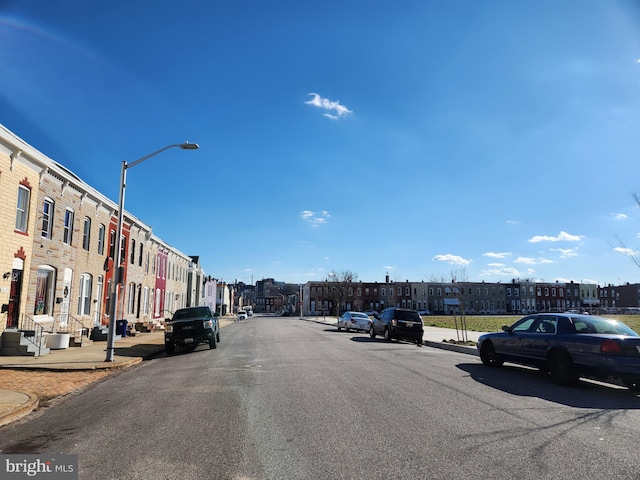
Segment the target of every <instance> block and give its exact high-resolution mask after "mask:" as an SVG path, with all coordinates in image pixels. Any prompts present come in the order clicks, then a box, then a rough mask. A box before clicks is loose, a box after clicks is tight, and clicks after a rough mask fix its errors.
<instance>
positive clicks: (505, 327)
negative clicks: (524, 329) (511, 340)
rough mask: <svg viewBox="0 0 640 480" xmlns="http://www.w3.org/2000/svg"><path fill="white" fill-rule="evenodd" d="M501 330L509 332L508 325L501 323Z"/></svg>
mask: <svg viewBox="0 0 640 480" xmlns="http://www.w3.org/2000/svg"><path fill="white" fill-rule="evenodd" d="M502 331H503V332H507V333H511V327H508V326H506V325H503V326H502Z"/></svg>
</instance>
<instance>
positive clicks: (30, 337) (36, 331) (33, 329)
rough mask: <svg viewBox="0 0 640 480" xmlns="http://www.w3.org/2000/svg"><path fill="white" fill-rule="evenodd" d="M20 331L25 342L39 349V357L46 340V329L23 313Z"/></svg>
mask: <svg viewBox="0 0 640 480" xmlns="http://www.w3.org/2000/svg"><path fill="white" fill-rule="evenodd" d="M18 331H20V332H22V336H23V337H24V339H25V340H27V341H28V342H30V343H31V344H33V345H34V346H35V347H36V348H37V349H38V356H40V353H41V349H42V343H43V341H44V340H45V336H44V327H43V326H42V325H40V324H39V323H38V322H36V321H35V320H34V319H33V318H32V317H30V316H29V315H26V314H24V313H23V314H22V319H21V321H20V326H19V327H18Z"/></svg>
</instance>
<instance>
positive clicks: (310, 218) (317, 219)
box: [300, 210, 331, 227]
mask: <svg viewBox="0 0 640 480" xmlns="http://www.w3.org/2000/svg"><path fill="white" fill-rule="evenodd" d="M330 216H331V215H329V212H327V211H326V210H323V211H322V212H320V213H316V212H312V211H311V210H303V211H302V212H300V218H302V219H303V220H304V221H305V222H308V223H310V224H311V225H312V226H314V227H317V226H319V225H324V224H325V223H327V220H328V219H329V217H330Z"/></svg>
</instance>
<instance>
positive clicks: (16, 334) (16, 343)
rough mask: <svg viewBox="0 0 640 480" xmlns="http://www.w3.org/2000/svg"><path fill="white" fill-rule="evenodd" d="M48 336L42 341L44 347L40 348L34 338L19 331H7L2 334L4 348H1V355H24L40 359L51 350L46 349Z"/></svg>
mask: <svg viewBox="0 0 640 480" xmlns="http://www.w3.org/2000/svg"><path fill="white" fill-rule="evenodd" d="M46 338H47V337H46V335H44V336H43V337H42V339H41V342H42V346H41V347H39V346H38V345H37V343H36V339H35V337H33V336H29V337H25V335H24V332H20V331H18V330H5V331H4V332H2V347H1V348H0V355H10V356H17V355H24V356H32V357H38V356H40V357H41V356H43V355H47V354H48V353H49V349H48V348H47V347H45V346H44V345H45V344H46Z"/></svg>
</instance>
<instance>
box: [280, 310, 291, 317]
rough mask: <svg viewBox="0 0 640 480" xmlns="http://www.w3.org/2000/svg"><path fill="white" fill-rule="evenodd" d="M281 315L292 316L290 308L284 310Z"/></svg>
mask: <svg viewBox="0 0 640 480" xmlns="http://www.w3.org/2000/svg"><path fill="white" fill-rule="evenodd" d="M280 316H281V317H290V316H291V312H289V310H282V311H281V312H280Z"/></svg>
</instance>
